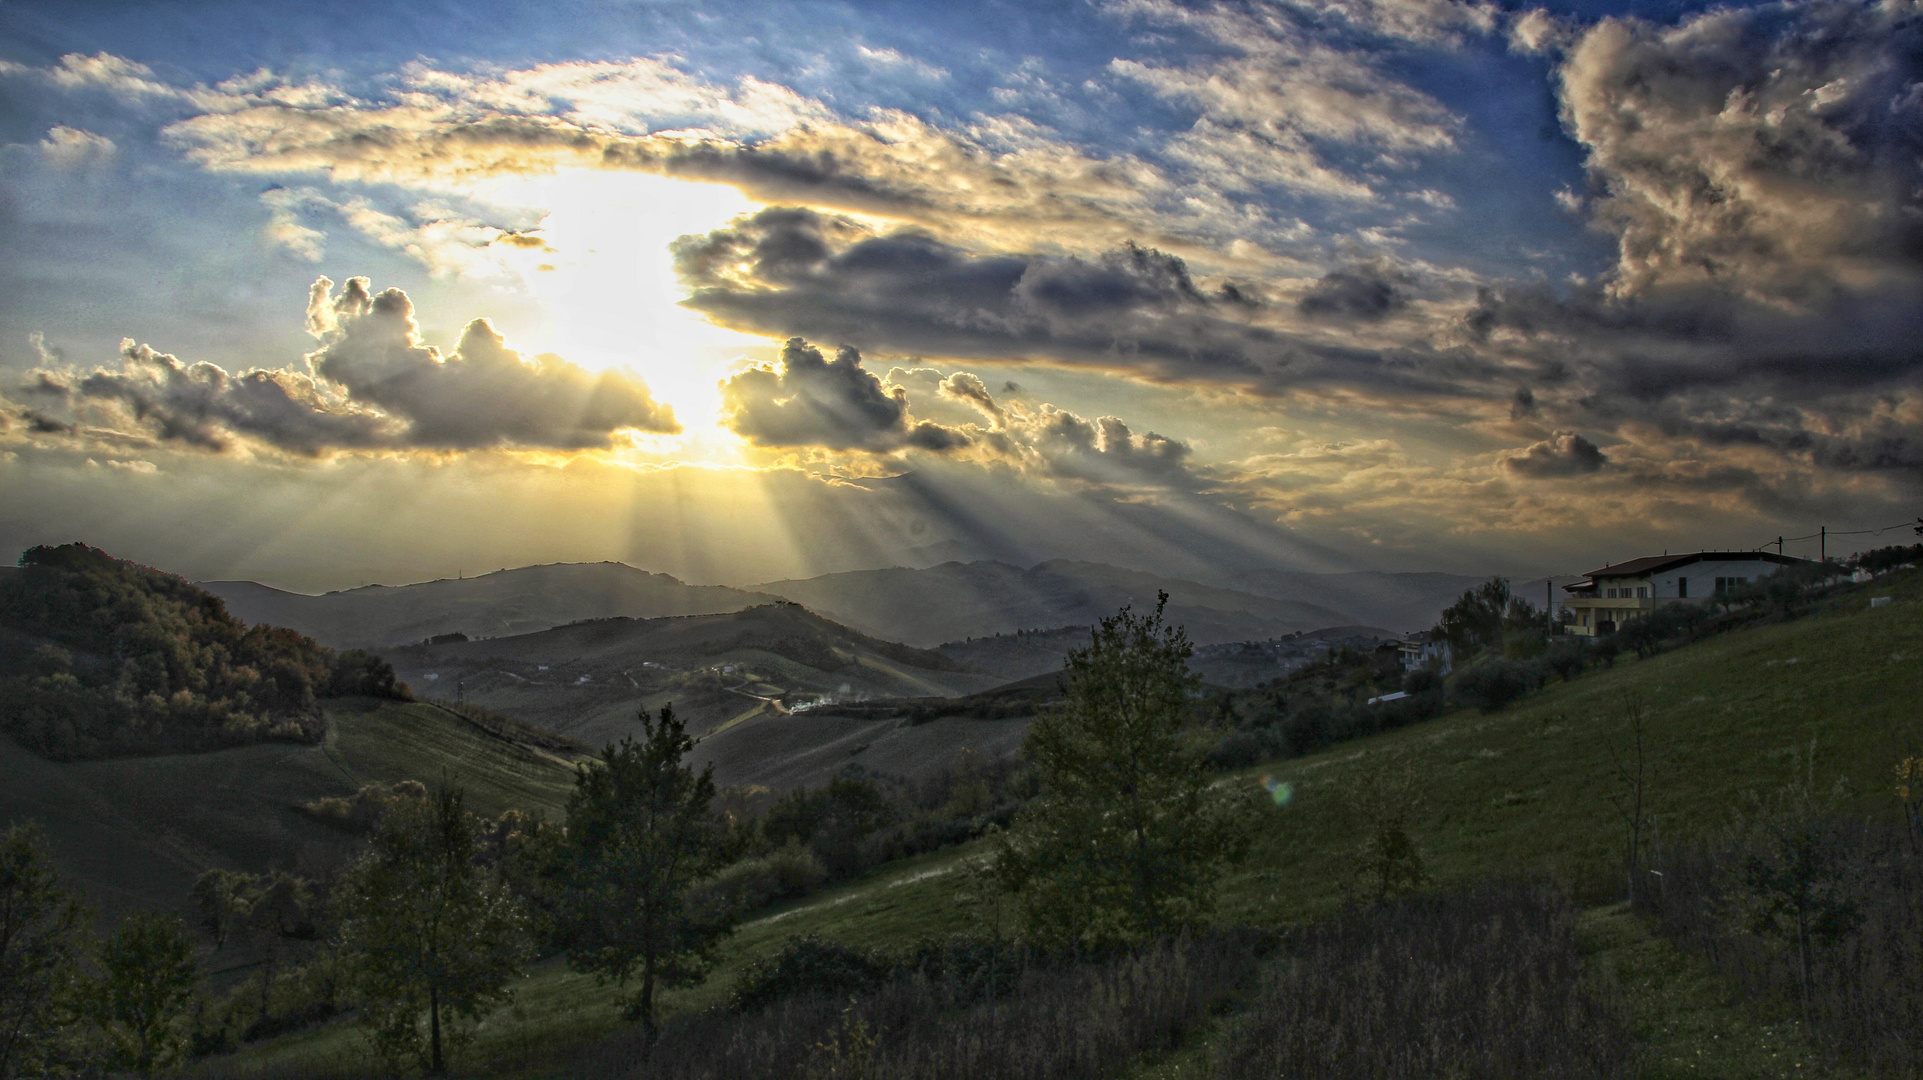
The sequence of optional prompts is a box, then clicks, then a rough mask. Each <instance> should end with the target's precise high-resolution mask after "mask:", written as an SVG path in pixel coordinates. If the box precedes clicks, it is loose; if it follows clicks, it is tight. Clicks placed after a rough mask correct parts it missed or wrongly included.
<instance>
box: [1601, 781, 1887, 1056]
mask: <svg viewBox="0 0 1923 1080" xmlns="http://www.w3.org/2000/svg"><path fill="white" fill-rule="evenodd" d="M1655 869H1656V870H1657V871H1659V873H1660V884H1659V886H1658V887H1655V888H1650V889H1646V890H1639V892H1640V893H1641V895H1640V896H1639V897H1638V903H1639V906H1641V907H1642V908H1643V909H1644V910H1646V911H1649V912H1651V913H1652V914H1654V915H1655V916H1656V917H1657V919H1658V920H1659V922H1660V925H1661V927H1662V930H1663V931H1664V932H1665V933H1666V934H1667V935H1668V936H1670V937H1671V938H1674V939H1675V940H1677V941H1678V942H1679V943H1681V944H1682V945H1683V946H1684V947H1686V948H1689V949H1691V950H1693V951H1695V952H1697V953H1699V954H1701V955H1702V956H1704V957H1706V958H1708V959H1709V961H1710V962H1711V964H1712V965H1713V966H1714V967H1715V968H1716V969H1718V970H1719V971H1720V972H1722V973H1723V975H1724V976H1725V978H1726V979H1727V980H1728V982H1729V983H1730V985H1731V987H1732V989H1734V990H1736V991H1737V992H1738V993H1739V994H1741V995H1743V996H1745V997H1749V998H1752V999H1761V1000H1764V1001H1771V1002H1774V1003H1775V1004H1776V1007H1778V1008H1779V1009H1782V1010H1784V1011H1788V1012H1796V1013H1800V1014H1801V1015H1802V1017H1803V1019H1804V1022H1805V1025H1806V1026H1807V1028H1808V1030H1809V1032H1810V1033H1811V1035H1812V1036H1814V1037H1815V1039H1816V1040H1817V1042H1818V1043H1819V1045H1821V1046H1823V1047H1824V1048H1825V1049H1826V1050H1828V1051H1829V1052H1830V1053H1833V1054H1835V1055H1837V1056H1839V1057H1841V1058H1843V1059H1844V1060H1848V1061H1853V1062H1855V1063H1856V1064H1858V1065H1861V1066H1864V1067H1867V1068H1869V1069H1871V1070H1873V1071H1875V1072H1876V1073H1879V1074H1881V1075H1885V1076H1892V1077H1906V1078H1916V1077H1923V851H1919V849H1918V845H1917V844H1916V842H1915V837H1914V836H1913V835H1911V833H1910V832H1909V830H1906V829H1904V828H1903V827H1902V826H1901V825H1897V824H1891V823H1886V822H1876V821H1864V820H1860V819H1849V818H1842V817H1817V818H1810V819H1802V820H1791V821H1790V822H1788V823H1787V825H1781V824H1779V825H1777V826H1775V827H1773V828H1771V829H1769V830H1766V831H1764V830H1756V829H1751V830H1746V831H1742V832H1732V833H1730V834H1727V835H1724V836H1720V837H1715V838H1712V839H1705V840H1698V841H1695V842H1691V843H1686V844H1676V845H1668V846H1664V847H1660V848H1659V849H1658V850H1657V852H1656V858H1655ZM1799 910H1800V911H1801V913H1802V916H1803V917H1802V919H1801V920H1800V924H1801V926H1800V931H1799V921H1798V919H1797V914H1798V912H1799Z"/></svg>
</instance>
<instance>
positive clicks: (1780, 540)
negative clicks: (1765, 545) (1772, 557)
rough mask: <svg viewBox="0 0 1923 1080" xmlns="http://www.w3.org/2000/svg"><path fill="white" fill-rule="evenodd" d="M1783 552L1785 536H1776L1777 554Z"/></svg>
mask: <svg viewBox="0 0 1923 1080" xmlns="http://www.w3.org/2000/svg"><path fill="white" fill-rule="evenodd" d="M1782 553H1783V538H1782V537H1780V536H1779V537H1777V538H1776V554H1778V555H1781V554H1782Z"/></svg>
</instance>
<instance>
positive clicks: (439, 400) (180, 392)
mask: <svg viewBox="0 0 1923 1080" xmlns="http://www.w3.org/2000/svg"><path fill="white" fill-rule="evenodd" d="M332 285H333V283H332V282H330V281H328V280H327V279H326V278H322V279H320V280H319V281H317V282H315V284H314V288H313V291H312V295H311V299H310V304H309V310H308V324H309V329H310V330H312V331H313V332H315V333H316V334H317V335H318V336H320V337H321V339H322V347H321V348H320V349H319V350H318V351H316V352H315V353H314V354H312V355H311V356H310V357H309V358H308V359H309V362H310V363H311V364H312V366H313V370H314V373H315V374H314V376H309V375H306V374H302V373H300V372H295V371H288V370H282V369H265V370H252V371H246V372H241V373H239V374H230V373H229V372H227V371H225V370H224V369H222V368H220V367H218V366H216V365H214V364H208V363H187V362H184V361H182V360H179V359H178V358H176V357H173V356H170V355H168V354H166V353H162V352H158V351H156V350H155V349H153V348H152V347H151V346H148V345H141V344H135V343H134V342H133V341H131V340H130V341H126V342H123V343H122V346H121V366H120V367H119V369H117V370H115V369H108V368H100V369H97V370H95V371H93V372H92V373H90V374H86V375H77V374H73V373H61V372H47V371H39V372H35V373H34V375H33V377H32V380H31V381H30V382H29V383H28V384H27V385H25V386H23V387H22V388H21V391H22V392H23V394H33V395H37V396H41V397H53V398H57V399H60V400H62V401H64V402H65V403H66V404H67V405H68V406H69V407H71V408H74V409H76V410H78V409H84V408H89V407H91V408H94V409H104V410H106V412H107V413H108V414H109V415H108V416H107V417H106V421H107V426H106V427H105V428H104V429H103V430H105V431H110V432H118V433H119V434H121V435H132V434H136V433H138V434H144V435H145V436H147V437H151V438H155V439H159V440H161V441H164V442H172V443H178V444H183V445H186V446H192V447H197V448H200V449H205V450H210V451H223V450H227V449H230V448H232V447H234V446H235V444H236V443H238V442H241V441H247V440H252V441H256V442H259V443H264V444H266V445H268V446H272V447H274V448H277V449H280V450H283V451H287V452H289V453H293V454H298V455H302V456H308V457H313V456H319V455H323V454H327V453H330V452H333V451H339V450H409V449H430V450H464V449H476V448H482V447H492V446H519V447H528V448H546V449H583V448H592V447H605V446H608V445H610V443H611V439H612V436H613V433H614V432H615V431H618V430H621V429H638V430H643V431H661V432H673V431H679V430H680V427H679V425H677V424H676V423H675V421H674V416H673V414H672V413H671V412H670V411H669V410H668V408H667V407H666V406H664V405H660V404H657V403H656V402H655V401H654V400H653V399H652V398H651V397H650V396H649V394H648V391H647V388H646V387H645V386H643V385H642V384H641V383H640V382H639V381H638V380H635V379H633V378H632V377H630V376H627V375H622V374H619V373H615V372H599V373H596V372H590V371H587V370H585V369H583V368H580V367H577V366H576V365H574V364H570V363H568V362H567V361H565V360H562V359H560V358H558V357H553V356H542V357H538V358H535V359H531V360H530V359H526V358H523V357H522V356H520V355H519V354H518V353H515V352H513V351H512V350H509V349H508V348H507V347H506V346H505V344H504V343H503V342H502V340H501V337H500V335H498V334H496V333H495V332H494V330H493V328H492V327H491V326H489V325H488V323H487V322H486V321H485V320H479V319H477V320H475V321H474V322H472V323H470V324H469V325H468V327H467V332H466V333H465V334H463V335H462V338H461V343H460V347H459V348H458V349H456V351H454V352H453V353H450V354H447V355H442V354H441V353H440V352H439V351H438V350H437V349H435V348H434V347H432V346H428V345H423V344H422V343H421V341H420V334H419V328H418V327H417V326H416V325H415V323H414V319H413V305H412V304H411V303H410V302H409V301H408V298H407V295H406V294H405V293H403V292H401V291H400V290H398V289H389V290H387V291H386V292H383V293H380V294H379V295H373V294H371V293H370V291H369V290H368V287H367V281H366V279H365V278H353V279H351V280H349V281H348V283H347V285H346V286H345V287H344V288H343V289H342V290H341V293H340V295H339V296H338V297H335V296H334V295H333V293H332ZM50 423H57V424H60V425H64V426H63V427H58V428H57V427H53V426H44V425H42V426H36V427H35V428H34V430H36V431H41V432H45V433H50V434H51V433H73V432H75V431H77V430H79V429H77V428H75V427H74V426H73V425H72V424H71V423H69V422H67V421H63V420H56V421H50Z"/></svg>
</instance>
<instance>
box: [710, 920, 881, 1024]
mask: <svg viewBox="0 0 1923 1080" xmlns="http://www.w3.org/2000/svg"><path fill="white" fill-rule="evenodd" d="M889 968H890V965H889V963H888V961H887V960H886V959H885V958H884V957H882V956H881V954H879V953H876V952H872V951H870V950H867V949H857V948H853V947H851V946H848V945H841V944H837V943H835V942H832V941H827V940H824V939H822V938H818V937H814V936H812V935H805V936H802V937H795V938H790V939H788V944H786V945H784V946H782V949H781V951H780V952H779V953H777V954H775V955H774V956H773V957H770V958H768V959H765V960H757V961H755V962H754V963H752V964H749V965H748V966H747V968H745V969H743V971H742V972H741V976H740V977H739V978H738V979H736V980H735V985H734V991H733V993H732V994H731V995H730V997H729V1003H730V1004H731V1005H733V1006H734V1008H735V1010H736V1011H737V1012H747V1011H749V1010H752V1009H760V1008H764V1007H766V1006H768V1005H771V1004H773V1003H775V1002H776V1001H779V1000H781V999H783V998H791V997H800V996H803V995H806V994H820V995H825V996H827V997H829V998H833V999H836V1000H846V999H847V998H849V997H850V996H852V995H857V994H867V993H872V992H873V991H874V990H875V989H876V988H877V987H879V986H880V985H881V983H882V980H883V979H885V978H887V976H888V973H889Z"/></svg>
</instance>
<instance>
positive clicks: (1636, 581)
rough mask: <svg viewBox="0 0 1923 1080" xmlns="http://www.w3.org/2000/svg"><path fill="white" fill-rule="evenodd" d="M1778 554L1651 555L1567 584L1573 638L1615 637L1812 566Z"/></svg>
mask: <svg viewBox="0 0 1923 1080" xmlns="http://www.w3.org/2000/svg"><path fill="white" fill-rule="evenodd" d="M1807 561H1808V560H1807V559H1798V558H1794V557H1791V556H1788V555H1778V554H1777V553H1775V552H1773V551H1697V552H1691V553H1689V554H1686V555H1650V556H1646V557H1644V558H1640V559H1631V560H1629V561H1628V562H1625V563H1616V564H1614V565H1611V566H1605V567H1603V568H1602V569H1600V570H1591V571H1590V572H1589V573H1587V574H1585V575H1584V578H1585V579H1586V580H1583V581H1578V582H1576V583H1574V584H1572V585H1564V586H1563V591H1564V592H1566V593H1568V594H1569V597H1568V600H1567V601H1566V604H1567V606H1568V608H1569V612H1570V621H1569V622H1568V623H1567V624H1566V625H1567V627H1568V630H1569V632H1570V633H1572V634H1580V635H1583V636H1585V637H1596V636H1599V635H1602V634H1613V633H1615V632H1616V629H1617V628H1618V627H1620V626H1621V625H1622V624H1623V623H1624V622H1627V621H1628V620H1630V619H1633V618H1635V617H1636V616H1638V615H1641V614H1644V613H1645V612H1649V611H1654V610H1655V609H1656V608H1658V607H1661V606H1663V605H1665V604H1677V603H1708V602H1710V601H1712V600H1714V599H1716V597H1718V596H1721V595H1722V594H1724V593H1726V592H1729V591H1730V590H1732V589H1740V588H1742V587H1743V586H1745V585H1748V584H1750V583H1751V582H1755V581H1760V580H1761V579H1763V578H1766V577H1768V576H1770V575H1771V574H1774V573H1776V572H1777V571H1779V570H1781V569H1783V568H1784V567H1786V566H1797V565H1800V564H1802V563H1805V562H1807Z"/></svg>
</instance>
